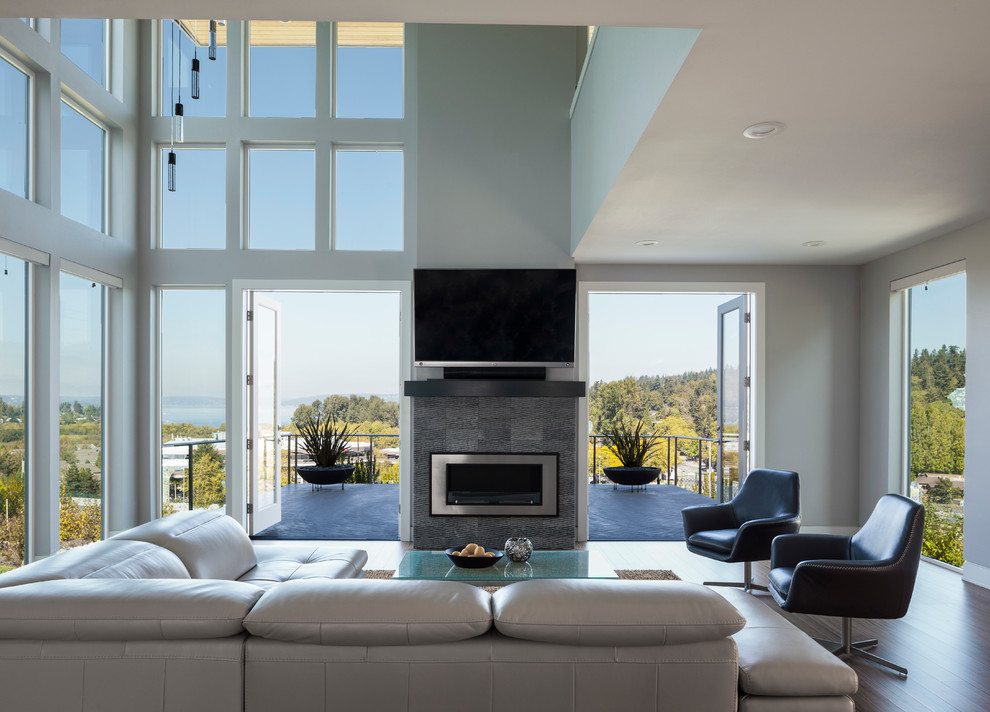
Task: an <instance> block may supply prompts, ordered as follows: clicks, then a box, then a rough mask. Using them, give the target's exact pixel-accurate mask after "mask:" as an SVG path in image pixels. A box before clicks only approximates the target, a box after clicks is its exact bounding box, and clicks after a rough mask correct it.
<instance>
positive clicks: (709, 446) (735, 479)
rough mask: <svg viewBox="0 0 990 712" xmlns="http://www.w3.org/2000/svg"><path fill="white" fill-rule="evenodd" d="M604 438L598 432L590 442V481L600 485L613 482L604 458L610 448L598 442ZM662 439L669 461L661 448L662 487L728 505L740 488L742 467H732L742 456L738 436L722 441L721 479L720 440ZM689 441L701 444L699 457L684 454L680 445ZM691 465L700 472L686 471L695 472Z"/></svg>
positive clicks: (685, 436)
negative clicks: (679, 490) (667, 485)
mask: <svg viewBox="0 0 990 712" xmlns="http://www.w3.org/2000/svg"><path fill="white" fill-rule="evenodd" d="M604 437H605V436H604V435H601V434H598V433H594V434H591V435H589V436H588V439H589V440H590V441H591V459H590V461H589V463H588V464H589V469H590V472H589V481H590V482H591V483H592V484H596V485H597V484H601V483H602V482H603V481H605V482H611V480H609V479H608V476H607V475H606V474H605V472H604V471H603V469H602V468H603V465H602V462H601V460H602V457H601V455H602V452H603V451H607V448H605V446H604V444H600V443H599V442H598V441H599V440H601V439H603V438H604ZM658 437H659V438H661V439H663V440H666V441H667V442H666V460H663V459H662V458H663V453H664V448H663V447H661V448H660V450H659V455H660V459H661V462H663V463H665V464H666V467H661V470H660V475H659V476H658V477H657V483H658V484H659V483H660V482H661V481H663V482H665V483H666V484H672V485H674V486H675V487H680V488H682V489H686V490H689V491H691V492H697V493H698V494H702V495H705V496H706V497H711V498H712V499H714V500H717V501H720V502H727V501H729V500H731V499H732V497H733V496H734V495H735V492H736V490H738V489H739V473H738V467H733V466H732V465H733V462H736V463H738V459H737V457H734V456H735V455H736V453H738V439H737V438H736V436H732V435H729V436H726V437H725V438H723V440H722V441H721V447H722V460H721V462H722V467H723V470H724V471H723V472H722V476H721V477H719V456H718V454H719V443H720V441H719V439H718V438H702V437H697V436H691V435H660V436H658ZM687 442H695V443H697V448H698V454H697V455H690V456H689V455H686V454H684V453H682V452H681V450H680V445H681V444H682V443H687ZM687 463H697V471H696V472H694V471H685V472H682V470H681V466H682V464H684V465H685V469H693V468H687V466H686V465H687ZM648 464H649V463H648ZM720 481H721V485H722V492H721V495H722V496H719V495H720V493H719V482H720Z"/></svg>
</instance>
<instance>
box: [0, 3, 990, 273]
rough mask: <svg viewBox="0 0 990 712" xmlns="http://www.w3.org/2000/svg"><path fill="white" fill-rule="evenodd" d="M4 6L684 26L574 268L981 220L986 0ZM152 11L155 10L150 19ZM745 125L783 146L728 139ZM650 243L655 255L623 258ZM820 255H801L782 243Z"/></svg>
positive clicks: (909, 232)
mask: <svg viewBox="0 0 990 712" xmlns="http://www.w3.org/2000/svg"><path fill="white" fill-rule="evenodd" d="M272 7H273V5H272V3H271V2H270V0H264V1H262V0H246V1H245V0H177V1H175V2H171V3H167V4H163V3H161V2H160V0H158V1H153V0H131V1H130V2H128V3H120V2H119V0H4V10H3V12H4V14H6V15H10V16H18V15H33V16H41V17H58V16H71V17H80V16H90V17H104V16H109V17H121V16H122V14H121V13H125V15H124V16H126V17H160V16H162V15H163V14H167V15H169V16H173V17H184V16H189V17H193V16H196V17H206V16H214V17H226V18H231V19H242V18H253V19H310V20H312V19H316V20H381V21H400V20H401V21H405V22H461V23H506V24H555V25H587V24H594V25H634V26H657V27H687V28H700V29H701V30H702V32H701V36H700V37H699V38H698V41H697V42H696V43H695V46H694V49H693V50H692V51H691V54H690V55H689V56H688V58H687V61H686V62H685V63H684V66H683V67H682V69H681V71H680V73H679V74H678V76H677V78H676V80H675V81H674V84H673V85H672V86H671V88H670V90H669V92H668V93H667V95H666V97H665V98H664V100H663V102H661V104H660V108H659V109H658V111H657V112H656V114H655V115H654V117H653V120H652V122H651V123H650V125H649V127H648V128H647V130H646V132H645V133H644V134H643V136H642V138H641V139H640V141H639V144H638V146H637V147H636V149H635V151H634V152H633V154H632V156H631V157H630V159H629V161H628V162H627V164H626V166H625V168H624V169H623V171H622V172H621V174H620V175H619V178H618V179H617V181H616V183H615V185H614V186H613V189H612V191H611V192H610V193H609V195H608V197H607V198H606V199H605V202H604V203H603V205H602V207H601V210H600V211H599V213H598V215H597V216H596V217H595V219H594V221H593V222H592V224H591V226H590V228H589V229H588V232H587V233H586V235H585V237H584V238H583V240H582V241H581V243H580V244H579V246H578V248H577V251H576V253H575V257H576V258H577V259H578V260H579V261H582V262H628V261H635V262H654V261H655V262H678V263H679V262H684V263H704V262H713V263H780V264H785V263H786V264H797V263H809V264H815V263H820V264H860V263H863V262H866V261H869V260H871V259H873V258H875V257H878V256H880V255H883V254H886V253H889V252H892V251H895V250H897V249H900V248H902V247H905V246H907V245H910V244H914V243H916V242H920V241H923V240H925V239H927V238H929V237H932V236H935V235H939V234H942V233H945V232H947V231H949V230H951V229H954V228H957V227H961V226H964V225H968V224H971V223H974V222H977V221H979V220H981V219H984V218H987V217H990V2H986V0H942V1H941V2H931V1H930V0H868V1H867V2H864V1H863V0H831V1H830V2H821V3H807V2H795V1H794V0H705V1H704V2H699V1H698V0H609V1H608V2H602V1H598V2H595V1H592V0H544V1H542V2H532V0H528V1H527V2H523V1H522V0H502V1H501V2H497V3H482V2H479V1H478V0H456V1H454V0H418V1H417V2H409V0H325V1H321V2H315V1H314V0H280V2H279V3H278V8H279V16H278V17H271V14H272V9H271V8H272ZM166 8H167V10H166ZM758 121H782V122H784V123H785V124H787V129H786V131H784V132H783V133H782V134H780V135H779V136H776V137H772V138H769V139H764V140H758V141H754V140H750V139H746V138H743V137H742V130H743V129H744V128H745V127H746V126H748V125H749V124H752V123H755V122H758ZM643 239H655V240H658V241H659V243H660V244H659V245H657V246H656V247H637V246H635V245H634V243H635V242H636V241H637V240H643ZM810 240H825V241H826V242H827V243H828V244H827V245H825V246H824V247H819V248H804V247H802V246H801V243H803V242H807V241H810Z"/></svg>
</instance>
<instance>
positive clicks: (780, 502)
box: [681, 469, 801, 592]
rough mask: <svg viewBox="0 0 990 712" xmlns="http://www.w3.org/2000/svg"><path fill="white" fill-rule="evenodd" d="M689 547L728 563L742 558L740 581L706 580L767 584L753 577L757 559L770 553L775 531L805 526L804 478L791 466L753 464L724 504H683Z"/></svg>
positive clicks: (718, 583) (750, 585)
mask: <svg viewBox="0 0 990 712" xmlns="http://www.w3.org/2000/svg"><path fill="white" fill-rule="evenodd" d="M681 518H682V519H683V521H684V541H685V543H686V544H687V548H688V551H691V552H694V553H695V554H700V555H701V556H707V557H708V558H709V559H717V560H718V561H725V562H730V563H736V562H740V561H742V562H744V563H745V569H744V573H743V578H744V579H745V580H744V581H743V582H742V583H739V582H725V581H711V582H709V581H706V582H705V585H706V586H736V587H740V588H742V589H744V590H745V591H746V592H750V591H752V590H753V589H760V590H761V591H766V590H768V589H767V587H766V586H758V585H756V584H754V583H753V570H752V562H753V561H763V560H765V559H769V558H770V544H771V542H772V541H773V539H774V537H776V536H779V535H781V534H793V533H794V532H796V531H797V530H798V529H799V528H800V526H801V502H800V483H799V480H798V474H797V473H796V472H791V471H789V470H762V469H760V470H753V471H751V472H750V473H749V475H748V476H747V477H746V479H745V481H744V482H743V486H742V487H741V488H740V489H739V492H738V493H737V494H736V496H735V498H734V499H733V500H732V501H731V502H727V503H725V504H714V505H698V506H696V507H685V508H684V509H682V510H681Z"/></svg>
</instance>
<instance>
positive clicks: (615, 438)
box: [602, 420, 663, 487]
mask: <svg viewBox="0 0 990 712" xmlns="http://www.w3.org/2000/svg"><path fill="white" fill-rule="evenodd" d="M643 428H644V425H643V421H642V420H640V421H639V422H638V423H636V425H635V427H631V426H630V425H629V424H628V423H626V422H618V423H616V424H615V426H614V427H613V428H612V434H611V435H603V436H602V439H603V440H604V441H605V446H606V447H607V448H608V449H609V450H611V451H612V452H613V453H614V454H615V456H616V457H617V458H619V462H621V463H622V465H621V466H620V467H606V468H605V474H606V475H607V476H608V478H609V479H610V480H612V482H613V484H615V485H630V486H632V487H638V486H640V485H645V484H647V483H648V482H652V481H653V480H655V479H657V477H659V476H660V468H659V467H651V466H647V465H646V460H647V458H649V457H650V455H652V454H653V452H654V451H655V450H656V449H657V448H658V447H660V441H661V440H662V439H663V436H662V435H659V434H657V433H655V432H652V430H651V431H650V432H649V433H645V434H644V433H643Z"/></svg>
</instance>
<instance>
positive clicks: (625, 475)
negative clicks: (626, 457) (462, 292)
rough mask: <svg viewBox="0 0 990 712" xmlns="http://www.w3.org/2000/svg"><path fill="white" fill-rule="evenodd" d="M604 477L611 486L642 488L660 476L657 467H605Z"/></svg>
mask: <svg viewBox="0 0 990 712" xmlns="http://www.w3.org/2000/svg"><path fill="white" fill-rule="evenodd" d="M605 475H606V476H607V477H608V478H609V479H610V480H612V484H613V485H629V486H630V487H633V488H636V487H643V486H645V485H647V484H649V483H650V482H653V480H655V479H657V478H658V477H659V476H660V468H659V467H606V468H605Z"/></svg>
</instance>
